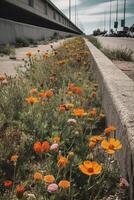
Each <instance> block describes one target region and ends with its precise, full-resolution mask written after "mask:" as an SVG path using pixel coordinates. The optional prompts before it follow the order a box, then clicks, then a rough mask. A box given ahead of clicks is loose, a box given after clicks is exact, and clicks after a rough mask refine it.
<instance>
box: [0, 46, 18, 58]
mask: <svg viewBox="0 0 134 200" xmlns="http://www.w3.org/2000/svg"><path fill="white" fill-rule="evenodd" d="M14 53H15V48H14V47H13V46H11V45H10V44H6V45H2V46H1V47H0V55H1V56H2V55H10V54H14Z"/></svg>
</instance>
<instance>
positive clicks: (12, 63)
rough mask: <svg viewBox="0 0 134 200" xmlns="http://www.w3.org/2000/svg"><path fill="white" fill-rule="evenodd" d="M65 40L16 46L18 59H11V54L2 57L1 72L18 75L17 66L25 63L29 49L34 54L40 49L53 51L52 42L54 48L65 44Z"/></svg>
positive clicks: (43, 51)
mask: <svg viewBox="0 0 134 200" xmlns="http://www.w3.org/2000/svg"><path fill="white" fill-rule="evenodd" d="M63 42H64V40H59V41H58V42H54V43H49V44H47V45H38V47H23V48H16V49H15V52H16V60H11V59H9V56H3V57H0V74H7V75H8V76H15V75H16V68H17V67H18V66H20V65H23V64H24V60H23V59H25V58H26V57H27V56H26V53H27V52H28V51H32V52H33V53H34V54H36V53H37V52H38V50H40V52H41V53H45V52H47V51H51V46H50V45H51V44H53V47H54V48H58V47H60V46H61V45H62V44H63Z"/></svg>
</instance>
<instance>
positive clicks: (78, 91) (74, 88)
mask: <svg viewBox="0 0 134 200" xmlns="http://www.w3.org/2000/svg"><path fill="white" fill-rule="evenodd" d="M68 90H69V91H71V92H73V93H74V94H81V93H82V88H80V87H77V86H75V84H73V83H70V84H68Z"/></svg>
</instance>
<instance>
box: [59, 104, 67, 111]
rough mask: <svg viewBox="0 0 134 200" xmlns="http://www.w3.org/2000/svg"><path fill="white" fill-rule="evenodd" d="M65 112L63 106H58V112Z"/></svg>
mask: <svg viewBox="0 0 134 200" xmlns="http://www.w3.org/2000/svg"><path fill="white" fill-rule="evenodd" d="M65 110H66V107H65V104H62V105H60V106H59V111H60V112H64V111H65Z"/></svg>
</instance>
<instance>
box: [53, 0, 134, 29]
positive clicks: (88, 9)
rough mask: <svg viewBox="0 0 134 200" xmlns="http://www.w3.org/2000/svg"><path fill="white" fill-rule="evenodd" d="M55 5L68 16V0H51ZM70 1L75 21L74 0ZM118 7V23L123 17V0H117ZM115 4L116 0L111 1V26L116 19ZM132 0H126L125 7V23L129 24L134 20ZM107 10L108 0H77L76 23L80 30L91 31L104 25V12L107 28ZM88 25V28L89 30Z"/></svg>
mask: <svg viewBox="0 0 134 200" xmlns="http://www.w3.org/2000/svg"><path fill="white" fill-rule="evenodd" d="M52 2H53V3H54V4H56V6H57V7H58V8H59V9H61V10H62V12H63V13H64V14H65V15H66V16H68V7H69V0H52ZM71 2H72V6H71V8H72V18H71V19H72V21H73V22H75V8H74V6H75V0H71ZM118 5H119V6H118V8H119V14H118V18H119V24H120V19H122V18H123V8H124V0H118ZM116 6H117V1H116V0H112V1H111V12H112V14H111V21H112V27H113V24H114V23H113V22H114V21H115V19H116V15H115V13H116ZM133 7H134V0H127V9H126V25H127V26H131V25H132V23H133V21H134V12H133ZM109 10H110V3H109V0H77V12H78V21H79V23H78V25H79V27H80V28H82V30H84V29H85V32H86V33H88V32H89V31H90V32H92V30H93V29H96V28H98V27H100V28H103V25H104V13H106V24H107V28H108V24H109V23H108V22H109ZM89 27H91V28H90V30H89Z"/></svg>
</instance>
